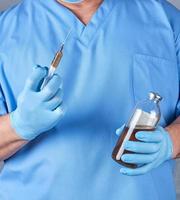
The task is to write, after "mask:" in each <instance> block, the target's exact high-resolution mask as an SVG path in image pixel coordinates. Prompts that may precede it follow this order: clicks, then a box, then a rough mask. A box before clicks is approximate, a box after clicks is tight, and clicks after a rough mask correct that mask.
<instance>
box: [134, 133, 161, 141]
mask: <svg viewBox="0 0 180 200" xmlns="http://www.w3.org/2000/svg"><path fill="white" fill-rule="evenodd" d="M136 138H137V139H138V140H140V141H143V142H161V141H162V140H163V136H162V133H161V131H159V130H155V131H140V132H137V133H136Z"/></svg>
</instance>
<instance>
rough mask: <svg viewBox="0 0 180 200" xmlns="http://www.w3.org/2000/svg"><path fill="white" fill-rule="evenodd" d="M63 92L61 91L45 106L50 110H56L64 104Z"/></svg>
mask: <svg viewBox="0 0 180 200" xmlns="http://www.w3.org/2000/svg"><path fill="white" fill-rule="evenodd" d="M62 96H63V93H62V90H61V89H59V90H58V91H57V93H56V95H55V96H54V97H53V98H52V99H50V100H49V101H48V102H46V103H45V106H46V108H47V109H48V110H54V109H56V108H57V107H59V106H60V105H61V104H62Z"/></svg>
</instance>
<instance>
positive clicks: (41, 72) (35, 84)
mask: <svg viewBox="0 0 180 200" xmlns="http://www.w3.org/2000/svg"><path fill="white" fill-rule="evenodd" d="M46 75H47V68H46V67H41V66H40V65H37V66H35V67H34V68H33V72H32V74H31V75H30V76H29V78H28V79H27V81H26V84H25V89H30V90H33V91H38V90H39V88H40V84H41V82H42V81H43V79H44V78H45V76H46Z"/></svg>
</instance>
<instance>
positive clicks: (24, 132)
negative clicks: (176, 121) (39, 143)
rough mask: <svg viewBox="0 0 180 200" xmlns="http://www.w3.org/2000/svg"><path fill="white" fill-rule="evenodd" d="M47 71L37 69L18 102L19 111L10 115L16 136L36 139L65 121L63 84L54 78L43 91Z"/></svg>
mask: <svg viewBox="0 0 180 200" xmlns="http://www.w3.org/2000/svg"><path fill="white" fill-rule="evenodd" d="M46 75H47V68H45V67H40V66H36V67H35V68H34V69H33V72H32V74H31V75H30V76H29V78H28V79H27V81H26V83H25V87H24V89H23V91H22V92H21V94H20V95H19V97H18V100H17V108H16V110H15V111H14V112H12V113H11V114H10V121H11V125H12V127H13V128H14V129H15V131H16V133H17V134H18V135H19V136H20V137H22V138H23V139H25V140H32V139H34V138H35V137H37V136H38V135H39V134H41V133H43V132H45V131H47V130H50V129H51V128H53V127H54V126H55V125H56V124H57V123H58V122H59V120H60V119H61V118H62V116H63V114H64V112H63V109H62V89H61V88H60V87H62V81H61V78H60V77H59V75H57V74H55V75H53V77H52V79H51V80H50V81H49V82H48V84H47V85H46V86H45V87H44V88H43V90H41V91H40V86H41V84H42V81H43V79H44V78H45V76H46Z"/></svg>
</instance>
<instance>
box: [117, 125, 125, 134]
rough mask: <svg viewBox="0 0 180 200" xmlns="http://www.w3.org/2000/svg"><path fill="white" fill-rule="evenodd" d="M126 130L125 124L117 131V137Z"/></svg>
mask: <svg viewBox="0 0 180 200" xmlns="http://www.w3.org/2000/svg"><path fill="white" fill-rule="evenodd" d="M124 128H125V124H123V125H122V126H121V127H120V128H118V129H117V130H116V135H117V136H120V135H121V133H122V131H123V130H124Z"/></svg>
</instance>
